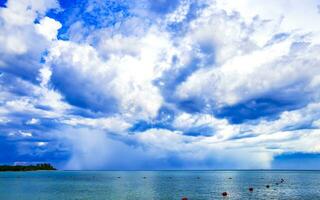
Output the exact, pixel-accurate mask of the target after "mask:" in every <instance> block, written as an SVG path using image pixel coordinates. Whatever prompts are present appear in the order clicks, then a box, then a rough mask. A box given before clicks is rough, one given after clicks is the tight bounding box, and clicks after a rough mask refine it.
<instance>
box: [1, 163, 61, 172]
mask: <svg viewBox="0 0 320 200" xmlns="http://www.w3.org/2000/svg"><path fill="white" fill-rule="evenodd" d="M38 170H56V169H55V168H54V167H53V166H52V165H51V164H48V163H42V164H37V165H0V172H7V171H14V172H18V171H38Z"/></svg>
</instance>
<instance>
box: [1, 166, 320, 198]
mask: <svg viewBox="0 0 320 200" xmlns="http://www.w3.org/2000/svg"><path fill="white" fill-rule="evenodd" d="M281 178H282V179H284V182H283V183H281ZM266 185H269V186H270V187H269V188H267V187H266ZM249 187H252V188H253V191H252V192H250V191H249V190H248V189H249ZM224 191H226V192H228V196H227V197H222V195H221V193H222V192H224ZM182 197H187V198H188V199H190V200H204V199H230V200H231V199H252V200H253V199H266V200H267V199H268V200H269V199H283V200H287V199H291V200H295V199H297V200H298V199H306V200H313V199H315V200H316V199H320V171H36V172H1V173H0V199H4V200H19V199H23V200H31V199H32V200H38V199H47V200H53V199H58V200H85V199H90V200H95V199H106V200H122V199H126V200H152V199H154V200H158V199H161V200H162V199H163V200H170V199H177V200H179V199H181V198H182Z"/></svg>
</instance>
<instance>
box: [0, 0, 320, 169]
mask: <svg viewBox="0 0 320 200" xmlns="http://www.w3.org/2000/svg"><path fill="white" fill-rule="evenodd" d="M319 21H320V0H306V1H303V2H302V1H299V0H270V1H265V0H237V1H232V0H230V1H229V0H228V1H226V0H139V1H134V0H131V1H130V0H72V1H70V0H60V1H58V0H43V1H39V0H8V1H6V0H0V44H1V45H0V164H19V163H20V164H21V163H24V164H30V163H31V164H32V163H39V162H50V163H52V164H53V165H55V166H56V167H58V168H59V169H75V170H89V169H90V170H94V169H96V170H102V169H106V170H107V169H109V170H157V169H320V90H319V89H320V57H319V54H320V25H319Z"/></svg>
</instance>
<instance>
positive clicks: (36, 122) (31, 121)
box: [26, 118, 40, 125]
mask: <svg viewBox="0 0 320 200" xmlns="http://www.w3.org/2000/svg"><path fill="white" fill-rule="evenodd" d="M39 122H40V120H39V119H35V118H32V119H30V120H28V121H27V122H26V124H27V125H34V124H39Z"/></svg>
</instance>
